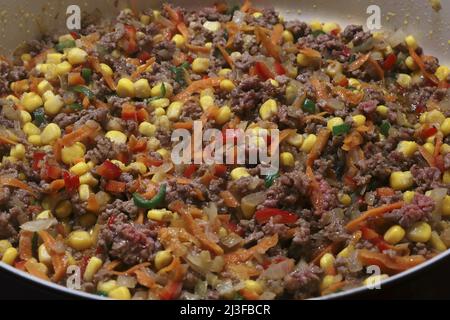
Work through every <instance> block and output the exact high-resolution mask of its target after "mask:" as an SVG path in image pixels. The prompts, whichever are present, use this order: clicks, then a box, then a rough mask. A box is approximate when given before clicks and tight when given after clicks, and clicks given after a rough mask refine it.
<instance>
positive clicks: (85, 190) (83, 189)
mask: <svg viewBox="0 0 450 320" xmlns="http://www.w3.org/2000/svg"><path fill="white" fill-rule="evenodd" d="M90 194H91V190H90V188H89V186H88V185H87V184H80V186H79V187H78V195H79V197H80V200H81V201H87V200H88V199H89V195H90Z"/></svg>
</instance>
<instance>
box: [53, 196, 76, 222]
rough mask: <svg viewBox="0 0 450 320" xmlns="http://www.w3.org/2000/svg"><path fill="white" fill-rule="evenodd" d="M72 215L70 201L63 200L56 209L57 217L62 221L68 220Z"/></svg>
mask: <svg viewBox="0 0 450 320" xmlns="http://www.w3.org/2000/svg"><path fill="white" fill-rule="evenodd" d="M71 214H72V204H71V203H70V201H69V200H63V201H61V202H60V203H58V205H57V206H56V208H55V215H56V216H57V217H58V218H60V219H65V218H68V217H69V216H70V215H71Z"/></svg>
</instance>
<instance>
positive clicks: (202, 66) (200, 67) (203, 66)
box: [192, 58, 210, 73]
mask: <svg viewBox="0 0 450 320" xmlns="http://www.w3.org/2000/svg"><path fill="white" fill-rule="evenodd" d="M209 64H210V61H209V59H208V58H195V59H194V61H193V62H192V71H194V72H195V73H204V72H206V71H207V70H208V68H209Z"/></svg>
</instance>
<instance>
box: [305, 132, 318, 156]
mask: <svg viewBox="0 0 450 320" xmlns="http://www.w3.org/2000/svg"><path fill="white" fill-rule="evenodd" d="M316 141H317V136H316V135H315V134H309V135H308V136H307V137H306V139H305V141H303V144H302V147H301V150H302V151H304V152H306V153H309V152H310V151H311V149H312V148H313V146H314V145H315V144H316Z"/></svg>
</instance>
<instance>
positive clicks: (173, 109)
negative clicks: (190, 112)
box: [167, 101, 183, 121]
mask: <svg viewBox="0 0 450 320" xmlns="http://www.w3.org/2000/svg"><path fill="white" fill-rule="evenodd" d="M182 109H183V102H181V101H174V102H172V103H171V104H170V105H169V107H168V108H167V118H168V119H169V120H170V121H176V120H178V119H179V118H180V116H181V112H182V111H183V110H182Z"/></svg>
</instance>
